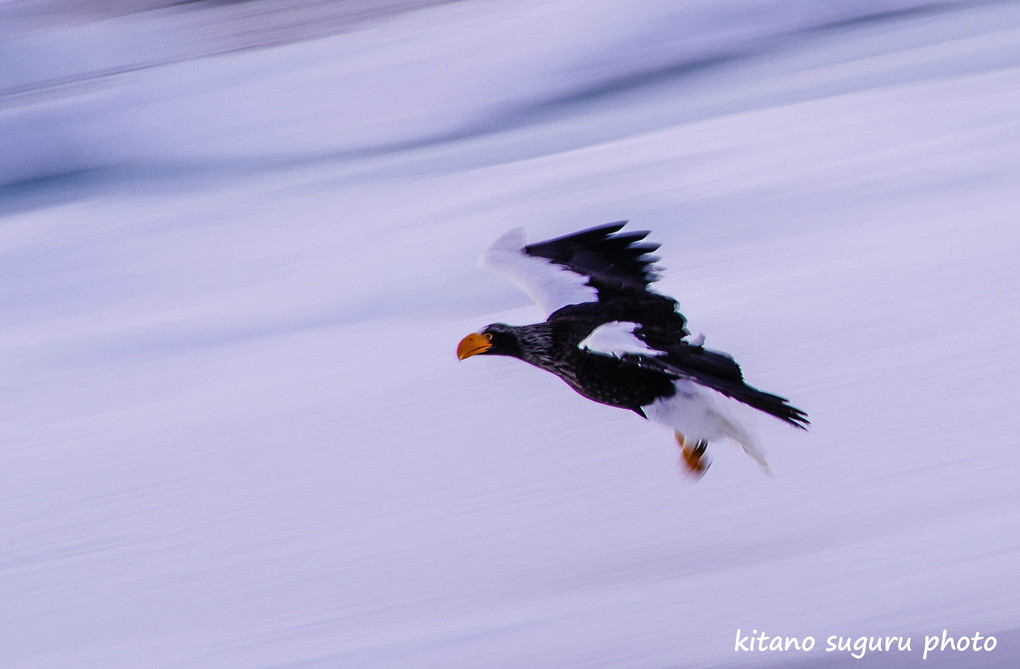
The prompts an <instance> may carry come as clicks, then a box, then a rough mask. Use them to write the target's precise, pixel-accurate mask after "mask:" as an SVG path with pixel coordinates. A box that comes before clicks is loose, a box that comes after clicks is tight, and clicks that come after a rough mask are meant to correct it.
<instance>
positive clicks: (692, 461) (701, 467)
mask: <svg viewBox="0 0 1020 669" xmlns="http://www.w3.org/2000/svg"><path fill="white" fill-rule="evenodd" d="M673 436H674V437H676V443H677V444H679V445H680V456H681V458H680V459H681V462H683V463H684V467H686V468H687V472H688V473H690V474H693V475H694V476H697V477H698V478H701V477H702V476H704V475H705V472H706V471H708V466H709V465H710V464H711V462H712V461H711V460H709V459H708V456H706V455H705V451H706V450H707V449H708V441H706V440H704V439H702V440H700V441H698V442H697V443H693V444H690V443H688V442H687V439H686V438H685V437H684V435H683V434H682V433H681V432H680V431H679V430H674V431H673Z"/></svg>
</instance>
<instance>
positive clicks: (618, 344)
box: [577, 321, 666, 358]
mask: <svg viewBox="0 0 1020 669" xmlns="http://www.w3.org/2000/svg"><path fill="white" fill-rule="evenodd" d="M639 327H640V324H638V323H631V322H629V321H612V322H611V323H603V324H602V325H600V326H598V327H597V328H595V329H594V330H592V331H591V334H590V335H588V336H587V337H585V338H584V340H583V341H581V343H579V344H578V345H577V348H579V349H581V350H583V351H591V352H592V353H598V354H600V355H611V356H614V357H617V358H619V357H620V356H622V355H624V354H626V353H633V354H637V355H666V353H665V352H664V351H657V350H655V349H654V348H650V347H649V346H648V344H646V343H644V342H643V341H641V340H640V339H639V338H638V337H637V335H635V334H634V330H636V329H637V328H639Z"/></svg>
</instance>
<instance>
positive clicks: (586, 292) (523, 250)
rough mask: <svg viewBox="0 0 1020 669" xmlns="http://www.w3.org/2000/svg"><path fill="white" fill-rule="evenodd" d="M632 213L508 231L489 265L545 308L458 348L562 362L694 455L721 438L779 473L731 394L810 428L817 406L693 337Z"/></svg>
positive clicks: (587, 386) (687, 460) (697, 467)
mask: <svg viewBox="0 0 1020 669" xmlns="http://www.w3.org/2000/svg"><path fill="white" fill-rule="evenodd" d="M625 223H626V221H621V222H617V223H611V224H608V225H603V226H599V227H596V228H591V229H589V230H583V231H581V232H577V233H575V234H572V235H567V236H564V237H558V238H556V239H552V240H549V241H545V242H540V243H537V244H525V239H524V231H523V230H522V229H517V230H513V231H511V232H508V233H507V234H505V235H503V236H502V237H500V238H499V239H498V240H496V242H495V243H494V244H493V245H492V246H491V247H490V248H489V249H488V250H487V251H486V252H485V253H484V254H483V255H482V257H481V258H480V259H479V266H480V267H482V268H484V269H487V270H490V271H493V272H495V273H497V274H501V275H503V276H505V277H507V278H509V279H510V280H512V281H513V282H515V283H517V284H518V285H519V286H521V287H522V288H523V289H524V290H525V291H526V292H527V293H528V294H529V295H530V296H531V297H532V298H533V299H534V300H535V302H537V303H538V305H539V306H540V307H541V308H542V309H543V310H544V311H545V313H546V314H547V315H548V318H547V319H546V320H545V322H542V323H534V324H532V325H520V326H515V325H506V324H504V323H493V324H492V325H488V326H486V327H485V328H483V329H482V330H481V331H480V332H476V333H473V334H469V335H468V336H466V337H464V339H463V340H461V342H460V344H459V345H458V346H457V357H458V358H459V359H461V360H464V359H465V358H470V357H471V356H474V355H507V356H511V357H514V358H518V359H520V360H523V361H524V362H527V363H529V364H531V365H534V366H535V367H538V368H540V369H544V370H547V371H549V372H552V373H553V374H555V375H556V376H558V377H560V378H561V379H563V380H564V381H566V383H567V385H569V386H570V387H571V388H573V389H574V390H575V391H577V392H578V393H580V394H581V395H583V396H585V397H587V398H588V399H590V400H594V401H595V402H600V403H602V404H608V405H609V406H614V407H620V408H622V409H630V410H631V411H634V412H636V413H637V414H639V415H640V416H642V417H643V418H647V419H650V420H653V421H655V422H658V423H663V424H665V425H667V426H669V427H670V428H672V429H673V430H674V435H675V437H676V441H677V443H678V444H679V446H680V451H681V454H682V456H683V457H682V461H683V462H684V464H685V465H686V467H687V468H688V469H689V470H690V471H691V472H692V473H694V474H696V475H699V476H700V475H701V474H703V473H704V472H705V470H706V469H707V467H708V464H709V460H708V458H707V457H706V455H705V450H706V448H707V446H708V444H709V442H714V441H716V440H719V439H722V438H729V439H732V440H734V441H736V442H737V443H739V444H740V445H741V446H742V447H743V449H744V450H745V451H746V452H747V454H748V455H750V456H751V457H752V458H754V459H755V460H756V461H757V462H758V463H759V465H761V467H762V469H764V470H765V471H766V472H768V465H767V464H766V462H765V456H764V453H763V451H762V449H761V447H760V446H759V444H758V442H757V439H756V438H755V437H754V435H753V433H752V431H751V430H750V429H748V428H747V427H746V426H744V425H742V424H741V422H740V420H739V419H738V417H737V415H736V413H737V412H734V411H733V410H732V407H727V404H728V403H729V402H728V400H726V399H725V398H732V399H734V400H738V401H740V402H743V403H744V404H746V405H748V406H751V407H754V408H755V409H758V410H759V411H764V412H765V413H767V414H771V415H772V416H775V417H776V418H779V419H780V420H783V421H786V422H787V423H789V424H790V425H793V426H795V427H799V428H802V429H806V426H807V425H808V419H807V414H805V413H804V412H803V411H801V410H800V409H797V408H795V407H793V406H791V405H790V404H789V402H788V400H786V399H785V398H782V397H779V396H777V395H772V394H769V393H766V392H762V391H761V390H758V389H757V388H753V387H751V386H749V385H747V384H746V383H744V379H743V375H742V374H741V372H740V367H739V365H737V363H736V362H735V361H734V360H733V358H731V357H730V356H729V355H727V354H725V353H722V352H720V351H713V350H710V349H707V348H705V347H704V337H703V336H700V335H699V336H698V337H692V336H691V334H690V332H689V331H688V330H687V320H686V319H685V318H684V316H683V315H682V314H681V313H680V312H679V309H678V304H677V302H676V300H674V299H673V298H671V297H667V296H665V295H661V294H659V293H656V292H653V291H652V290H651V289H650V287H649V284H651V283H653V282H654V281H657V280H658V274H657V268H656V267H655V265H654V263H655V262H657V261H658V260H659V258H657V257H656V256H653V255H652V252H653V251H655V250H656V249H658V248H659V245H658V244H651V243H648V242H644V241H642V240H644V238H645V237H646V236H647V235H648V232H626V233H621V232H620V230H621V229H622V228H623V226H624V224H625Z"/></svg>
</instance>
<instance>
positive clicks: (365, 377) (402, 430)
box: [0, 0, 1020, 667]
mask: <svg viewBox="0 0 1020 669" xmlns="http://www.w3.org/2000/svg"><path fill="white" fill-rule="evenodd" d="M837 4H838V5H839V7H838V8H837V7H833V6H831V5H837ZM641 6H642V11H641V12H635V11H634V5H629V6H628V9H627V10H624V9H622V8H621V7H620V4H619V3H611V2H596V3H592V2H577V1H572V2H545V3H509V2H464V3H455V4H451V5H445V6H440V7H434V8H430V9H427V10H422V11H418V12H410V13H407V14H403V15H400V16H397V17H394V18H393V19H391V20H389V21H388V22H386V23H384V24H380V25H377V26H374V27H371V28H368V29H364V30H362V31H359V32H355V33H350V34H346V35H340V36H336V37H332V38H328V39H321V40H316V41H308V42H302V43H296V44H291V45H288V46H281V47H274V48H271V49H260V50H252V51H246V52H241V53H234V54H227V55H220V56H215V57H208V58H199V59H188V60H183V61H179V62H174V63H172V64H168V65H166V66H161V67H160V66H150V67H145V68H142V69H137V70H134V71H125V72H123V73H122V74H119V75H117V76H107V77H101V78H100V79H98V80H96V81H93V82H90V83H89V84H88V86H89V89H88V91H87V92H84V93H82V91H80V90H78V91H75V90H68V89H67V88H66V87H65V88H62V89H61V90H56V89H43V90H41V91H34V92H32V93H31V95H32V96H35V97H33V98H32V99H31V100H28V101H26V100H25V98H24V97H18V99H16V100H14V101H13V102H11V100H8V103H10V104H9V106H8V107H7V109H6V111H5V112H3V113H6V114H10V115H9V116H3V117H0V122H11V121H10V119H11V118H15V116H14V114H17V116H16V118H17V123H18V126H17V127H18V128H20V131H19V135H18V137H19V139H18V140H17V141H18V142H20V143H17V144H15V145H14V146H16V147H21V148H19V149H17V150H18V151H23V152H28V153H23V154H21V155H22V156H23V157H24V158H25V160H26V161H27V160H29V159H30V158H32V157H33V156H35V157H36V158H38V159H37V160H35V162H34V167H33V169H32V171H31V173H28V172H21V173H19V172H18V165H19V164H20V163H19V162H18V160H17V159H16V158H17V156H15V159H13V160H12V159H11V158H10V153H9V152H8V158H7V159H5V160H6V161H7V162H5V163H4V164H6V165H8V166H9V171H8V172H7V174H8V178H7V179H6V181H4V182H3V185H0V216H3V218H2V219H0V285H3V290H2V291H0V328H2V336H0V412H2V419H0V430H2V433H0V455H2V459H0V461H2V462H3V465H2V466H0V629H2V630H3V631H4V634H3V638H2V640H0V665H2V666H4V667H55V666H61V667H72V666H94V667H117V666H123V667H136V666H201V667H225V666H226V667H255V666H301V667H340V666H359V667H361V666H379V667H382V666H394V667H407V666H415V667H425V666H429V667H432V666H435V667H440V666H441V667H477V666H489V667H522V666H536V667H537V666H548V667H564V666H635V667H649V666H654V667H665V666H670V667H671V666H682V667H688V666H719V665H726V664H728V663H737V664H740V663H749V664H761V663H768V662H785V661H787V659H789V658H784V657H783V656H779V655H775V654H773V655H768V654H757V655H755V656H749V655H741V654H735V653H734V652H733V642H734V636H735V632H736V630H737V628H741V629H743V630H744V631H745V632H746V631H748V630H750V629H752V628H754V629H758V630H762V631H765V632H767V633H769V634H781V635H789V636H794V635H796V636H803V635H807V634H811V635H814V636H816V637H818V638H819V639H824V638H825V637H827V636H828V635H830V634H842V635H867V634H875V635H878V634H913V635H915V637H917V636H918V635H924V634H929V633H938V632H940V631H941V629H942V628H943V627H948V628H949V629H950V630H951V632H953V633H956V634H957V635H962V634H973V633H974V632H976V631H980V632H982V633H985V634H988V633H994V632H996V631H999V630H1006V629H1011V628H1015V627H1017V626H1018V625H1020V578H1018V567H1017V565H1018V564H1020V532H1018V528H1020V507H1018V506H1017V504H1016V481H1017V475H1018V473H1020V451H1018V449H1017V448H1016V446H1017V438H1016V435H1017V433H1018V432H1020V418H1018V417H1017V412H1016V409H1015V407H1016V405H1017V402H1018V399H1020V398H1018V393H1017V389H1016V383H1015V379H1016V376H1017V373H1018V372H1020V369H1018V367H1020V365H1018V360H1020V357H1018V356H1017V353H1016V350H1017V349H1016V345H1017V343H1018V323H1020V316H1018V314H1017V309H1016V306H1015V299H1016V295H1017V294H1018V289H1020V285H1018V284H1020V280H1018V275H1017V274H1018V273H1017V271H1016V257H1017V253H1018V251H1020V244H1018V242H1020V233H1018V232H1017V226H1016V216H1017V214H1016V212H1017V211H1018V208H1020V207H1018V206H1020V161H1018V160H1017V156H1018V155H1020V96H1017V95H1016V91H1017V90H1020V6H1018V5H1017V4H1016V3H989V4H983V5H974V4H957V3H922V2H899V3H897V2H885V3H881V2H856V3H816V4H807V3H805V4H804V5H803V6H800V7H799V8H798V10H797V12H794V13H791V12H792V10H791V8H790V4H789V3H784V2H771V3H769V2H766V3H762V2H739V1H736V0H734V1H727V2H718V1H714V2H689V3H683V4H679V3H672V2H669V3H667V2H662V3H647V4H642V5H641ZM185 11H187V10H185V9H176V10H165V11H163V12H152V13H150V14H147V15H141V16H137V17H124V18H121V19H117V20H116V21H111V22H109V23H108V24H104V25H102V26H94V28H95V29H97V30H103V31H105V34H107V35H110V36H119V37H120V38H121V44H130V43H138V42H137V40H141V43H145V42H146V41H147V40H146V39H142V38H143V37H144V36H146V35H156V34H158V30H157V28H158V26H159V25H161V23H160V22H161V21H166V22H167V23H165V24H162V25H175V24H174V21H176V20H179V19H180V17H181V16H182V14H181V12H185ZM147 31H149V32H147ZM93 34H94V33H93ZM31 39H33V40H35V39H43V41H44V42H45V38H39V37H38V36H37V35H36V36H32V37H31ZM133 41H135V42H133ZM36 43H38V42H36ZM106 43H108V44H109V43H111V42H106ZM114 46H116V45H114ZM68 48H73V44H72V46H71V47H68ZM153 48H154V49H162V50H163V51H160V52H159V53H163V54H164V57H165V59H166V60H167V61H173V60H175V53H174V51H173V49H174V47H173V40H172V39H170V38H169V37H166V38H165V39H164V41H163V42H160V43H158V44H156V43H155V42H154V46H153ZM108 56H109V57H110V58H112V59H114V60H116V59H117V58H120V59H122V62H129V61H130V49H123V50H121V49H120V47H118V48H113V47H111V52H109V54H108ZM79 93H82V95H84V96H85V98H84V99H83V100H80V103H81V105H82V107H81V108H82V109H83V110H86V112H87V113H83V114H82V118H81V119H80V123H81V125H80V126H78V127H75V125H74V122H75V119H76V115H75V114H74V113H73V112H74V110H75V109H77V105H78V104H79V100H78V94H79ZM93 94H94V95H93ZM19 95H21V96H24V95H26V93H20V94H19ZM39 96H42V97H39ZM94 96H99V98H101V99H102V103H101V104H96V103H95V99H96V97H94ZM10 97H17V96H10ZM40 100H43V102H40ZM49 101H52V102H53V104H54V105H57V106H58V107H59V109H60V118H61V119H63V120H64V121H67V123H63V122H60V123H59V124H58V125H59V126H60V127H59V132H61V133H70V134H71V135H74V136H76V137H78V138H86V140H87V141H83V142H82V143H81V144H80V146H82V147H86V146H87V148H82V149H81V150H80V151H78V153H77V154H76V155H77V157H78V158H77V162H75V164H74V165H73V169H65V168H66V163H65V162H64V159H63V158H60V157H59V151H58V150H57V149H59V148H60V147H62V146H64V144H63V143H62V142H61V141H60V140H59V139H53V138H54V137H55V135H53V134H52V133H54V132H57V130H56V129H55V128H54V123H53V118H54V117H53V116H51V115H47V114H48V112H47V111H46V110H47V109H51V108H52V107H48V106H47V104H49ZM33 105H42V106H33ZM12 109H13V110H14V111H13V112H12V111H11V110H12ZM36 112H38V115H36ZM4 119H6V121H5V120H4ZM5 127H11V126H5ZM20 132H24V133H27V134H20ZM32 133H34V134H32ZM97 133H98V134H97ZM9 138H10V135H8V136H7V138H5V139H4V140H3V141H5V142H6V141H8V140H9ZM34 141H37V142H38V144H37V147H42V149H44V150H45V151H50V153H49V154H46V155H51V156H57V157H55V158H52V159H47V158H45V157H39V156H40V154H35V153H32V150H31V143H32V142H34ZM26 147H27V148H26ZM45 151H43V153H45ZM12 165H13V166H12ZM0 176H2V175H0ZM0 181H2V180H0ZM622 218H629V219H631V220H632V221H633V223H632V225H633V226H634V227H636V228H646V229H651V230H652V231H653V237H654V239H655V240H656V241H658V242H661V243H663V245H664V247H663V249H662V255H663V258H664V260H663V264H664V265H666V266H667V268H668V269H669V272H668V273H667V274H666V276H665V278H664V279H663V280H662V282H661V283H660V284H659V287H660V289H661V290H662V291H663V292H666V293H668V294H671V295H675V296H676V297H678V298H679V299H680V301H681V305H682V306H683V308H684V312H685V314H686V315H687V316H688V317H689V319H690V321H691V328H692V330H694V331H696V332H697V331H702V332H704V333H705V334H706V335H707V338H708V344H709V345H710V346H713V347H716V348H720V349H722V350H726V351H729V352H731V353H732V354H734V356H735V357H736V358H737V359H738V360H739V361H741V362H742V364H743V366H744V370H745V373H746V375H747V377H748V379H749V381H750V382H751V383H753V384H755V385H757V386H759V387H762V388H764V389H766V390H770V391H773V392H777V393H780V394H783V395H786V396H788V397H790V398H791V399H792V400H793V402H794V404H796V405H797V406H800V407H803V408H804V409H805V410H807V411H808V412H809V414H810V416H811V418H812V420H813V426H812V430H811V431H810V432H809V433H807V434H800V433H797V432H795V431H793V430H791V429H789V428H787V427H785V426H783V425H781V424H779V423H778V422H776V421H771V420H769V419H767V418H764V417H763V418H762V419H761V420H760V421H759V423H760V428H761V429H760V432H761V436H762V439H763V441H764V443H765V444H766V446H767V447H768V448H769V450H770V454H771V462H772V467H773V469H774V471H775V472H776V474H777V477H776V478H775V479H768V478H766V477H763V476H762V475H761V474H760V472H759V471H758V470H757V467H756V466H755V465H754V463H753V462H751V461H750V460H749V459H747V458H746V457H744V456H742V455H741V454H739V453H738V452H736V451H734V450H729V449H725V448H717V449H715V451H714V457H715V465H714V467H713V468H712V470H711V471H710V472H709V475H708V476H706V477H705V479H703V480H701V481H699V482H696V483H693V482H691V481H688V480H687V479H685V478H683V477H681V476H680V475H679V474H678V472H677V469H676V466H675V461H676V452H675V446H674V445H673V443H672V438H671V435H670V434H669V433H668V432H667V431H664V430H662V429H661V428H658V427H656V426H654V425H651V424H648V423H646V422H643V421H641V420H640V419H638V418H636V417H635V416H633V415H631V414H629V413H627V412H623V411H616V410H613V409H609V408H606V407H602V406H598V405H594V404H592V403H589V402H587V401H586V400H584V399H582V398H580V397H579V396H577V395H575V394H573V393H572V392H571V391H570V390H569V389H567V388H566V387H565V386H564V385H563V384H562V383H561V382H560V381H558V380H557V379H555V378H553V377H552V376H550V375H547V374H543V373H541V372H539V371H537V370H533V369H530V368H528V367H527V366H525V365H523V364H521V363H518V362H515V361H512V360H499V359H472V360H470V361H467V362H465V363H462V364H458V363H457V362H456V360H455V357H454V354H453V350H454V347H455V345H456V342H457V341H458V339H459V338H460V337H461V336H463V335H464V334H466V333H468V332H470V331H473V330H476V329H478V328H479V327H481V326H483V325H485V324H486V323H489V322H491V321H494V320H506V321H509V322H515V323H518V322H527V321H530V320H534V319H536V318H538V312H537V309H536V308H534V307H533V306H531V305H530V304H529V303H528V301H527V298H526V297H525V296H524V295H523V294H521V293H519V292H518V291H517V290H516V289H515V288H514V287H513V286H511V285H509V284H507V283H505V282H504V281H502V280H501V279H499V278H498V277H494V276H488V275H484V274H481V273H479V272H478V271H477V270H476V269H475V265H474V263H475V258H476V256H477V255H478V253H479V252H480V251H481V250H482V249H483V248H484V247H485V246H486V245H487V244H488V243H489V242H491V240H492V239H494V238H495V237H496V236H497V235H499V234H500V233H502V232H503V231H505V230H506V229H509V228H511V227H515V226H519V225H524V226H526V227H527V228H528V232H529V235H530V236H531V238H532V239H538V238H542V237H544V236H548V235H556V234H563V233H566V232H569V231H571V230H574V229H577V228H581V227H585V226H589V225H594V224H598V223H602V222H607V221H611V220H618V219H622ZM1008 638H1009V639H1011V641H1009V642H1007V641H1005V639H1007V637H1006V636H1004V637H1003V639H1004V641H1003V643H1002V644H1001V645H1000V647H999V648H998V649H997V650H996V651H995V653H994V654H992V655H989V656H988V657H987V658H982V659H987V661H988V664H986V665H979V666H1008V665H1010V664H1015V663H1017V662H1018V661H1020V649H1018V648H1016V647H1015V645H1011V644H1015V641H1016V635H1012V636H1010V637H1008ZM915 643H916V642H915ZM820 651H821V648H819V649H817V650H816V653H815V654H816V656H817V657H818V658H819V659H821V658H824V657H825V655H824V653H822V652H820ZM919 654H920V649H917V648H916V645H915V653H914V654H913V655H911V656H909V657H905V658H904V660H905V662H906V663H905V665H904V666H911V665H912V664H913V663H914V662H917V661H919ZM796 659H802V658H796ZM825 659H831V658H825ZM953 660H954V658H953V657H952V656H949V655H945V656H941V657H937V658H934V659H933V658H931V657H929V659H928V663H930V664H931V666H953V665H952V664H951V662H952V661H953Z"/></svg>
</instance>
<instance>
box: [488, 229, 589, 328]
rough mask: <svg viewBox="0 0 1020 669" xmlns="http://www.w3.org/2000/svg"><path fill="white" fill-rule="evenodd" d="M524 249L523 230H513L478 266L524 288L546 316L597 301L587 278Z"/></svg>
mask: <svg viewBox="0 0 1020 669" xmlns="http://www.w3.org/2000/svg"><path fill="white" fill-rule="evenodd" d="M524 246H525V240H524V229H523V228H517V229H515V230H511V231H510V232H508V233H506V234H505V235H503V236H502V237H500V238H499V239H497V240H496V241H495V242H494V243H493V244H492V246H490V247H489V249H488V250H487V251H485V253H483V254H482V256H481V257H480V258H479V259H478V266H479V267H480V268H482V269H484V270H488V271H490V272H493V273H495V274H499V275H500V276H504V277H506V278H508V279H510V280H511V281H513V282H514V283H516V284H517V285H518V286H520V287H521V288H523V289H524V292H526V293H527V294H528V295H530V296H531V299H533V300H535V302H536V303H537V304H538V306H539V307H541V308H542V310H543V311H544V312H545V313H546V315H547V316H548V315H549V314H551V313H552V312H554V311H556V310H557V309H560V308H562V307H565V306H567V305H568V304H580V303H582V302H595V301H597V300H598V292H597V291H596V290H595V289H594V288H592V287H591V286H589V285H587V283H588V277H587V276H584V275H583V274H578V273H577V272H571V271H570V270H568V269H567V268H566V267H563V266H561V265H557V264H556V263H554V262H552V261H551V260H546V259H545V258H538V257H534V256H529V255H528V254H527V253H525V252H524Z"/></svg>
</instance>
